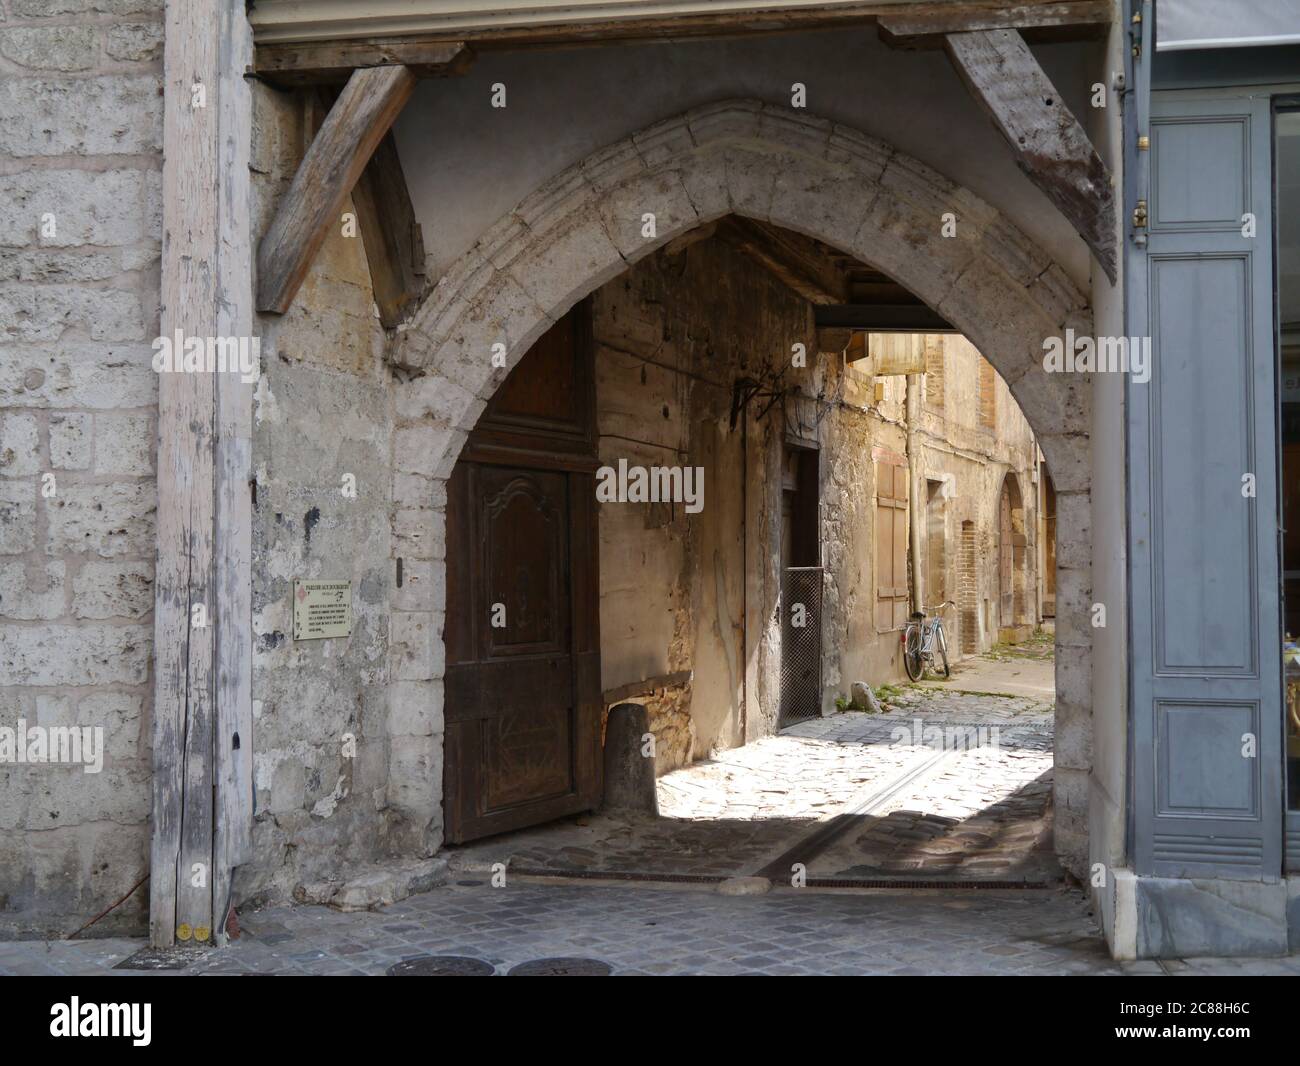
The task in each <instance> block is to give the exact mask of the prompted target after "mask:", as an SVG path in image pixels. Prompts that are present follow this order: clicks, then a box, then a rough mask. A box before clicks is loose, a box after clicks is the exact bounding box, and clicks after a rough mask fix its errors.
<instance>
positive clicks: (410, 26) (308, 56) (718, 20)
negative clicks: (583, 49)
mask: <svg viewBox="0 0 1300 1066" xmlns="http://www.w3.org/2000/svg"><path fill="white" fill-rule="evenodd" d="M407 5H408V6H406V7H405V8H404V10H402V11H400V12H394V13H392V17H391V18H385V17H383V15H378V14H371V15H366V14H364V13H357V12H354V11H350V10H349V9H348V7H347V5H345V4H342V3H340V4H338V5H336V10H335V12H334V13H333V14H332V16H331V17H330V18H328V19H325V20H323V21H322V20H321V19H320V18H314V19H311V20H310V22H309V23H308V24H306V25H302V24H300V22H301V13H300V12H299V11H298V10H296V9H298V8H301V6H302V5H301V3H300V2H299V0H269V2H268V0H262V2H260V3H259V4H257V6H255V7H254V8H253V11H252V13H251V15H250V19H251V21H252V24H253V29H254V32H255V34H256V38H257V55H256V59H255V68H254V72H255V73H257V74H259V75H262V76H264V77H267V78H268V79H270V80H272V81H277V82H283V83H286V84H291V83H294V79H297V83H298V84H301V83H302V81H303V80H308V81H309V80H312V79H313V78H314V79H316V80H320V78H321V75H322V74H323V73H324V72H327V71H330V70H333V71H334V75H331V76H336V75H337V72H338V71H339V70H345V71H346V70H349V69H352V68H355V67H360V66H374V65H376V63H375V62H374V60H373V58H372V57H373V56H374V55H375V54H376V53H377V52H379V53H384V52H388V53H390V54H391V55H393V56H394V57H398V56H400V58H390V59H387V60H384V62H402V63H413V62H417V61H418V56H419V54H420V52H421V50H424V49H431V48H436V47H439V46H445V45H447V44H448V43H451V42H466V43H468V44H469V45H470V46H472V47H473V48H474V50H475V51H477V52H484V51H489V50H491V51H514V50H519V49H530V48H571V47H573V46H575V45H601V44H609V43H611V42H624V41H625V42H635V41H656V40H665V39H667V40H682V39H684V38H690V37H696V38H699V37H722V36H726V37H736V36H754V35H772V34H784V33H792V32H799V31H810V30H822V29H833V28H834V29H838V28H844V27H853V26H870V25H871V24H872V23H873V22H876V21H877V20H879V19H886V18H888V19H897V18H899V17H900V14H899V12H900V9H906V17H907V18H908V19H909V20H910V19H912V18H921V17H926V16H930V15H933V16H937V17H945V18H954V19H960V18H963V17H964V18H968V19H972V20H978V19H993V20H998V19H999V18H1000V14H1001V9H1004V8H1007V7H1008V4H1007V3H1006V0H862V2H860V3H838V4H835V5H833V6H821V5H818V6H814V7H801V6H786V5H780V6H774V7H771V8H767V9H764V8H762V7H759V8H754V7H752V6H741V5H738V4H726V3H723V4H717V3H711V4H709V5H708V6H707V7H706V6H704V5H698V4H697V5H673V7H674V10H673V12H672V13H671V14H657V15H650V16H641V17H628V14H627V12H618V13H614V14H607V15H606V16H604V17H602V16H599V15H596V14H594V13H592V12H590V11H588V12H585V13H584V11H583V8H584V6H585V5H582V4H574V5H571V6H570V7H569V8H568V9H567V12H566V13H567V15H568V16H569V17H567V18H554V17H548V18H544V19H534V20H530V19H529V18H528V17H527V16H526V15H517V17H510V15H509V13H508V12H504V11H500V12H487V13H481V14H480V16H478V17H476V15H475V14H474V13H473V12H472V11H447V10H445V9H444V10H437V9H436V8H437V5H435V4H433V3H432V2H429V0H426V2H425V3H424V4H421V3H419V2H418V0H407ZM1085 5H1086V7H1087V10H1085ZM358 6H359V5H358ZM388 6H391V5H388ZM445 6H446V5H443V7H444V8H445ZM452 6H453V7H454V6H455V5H452ZM692 6H693V7H694V8H695V9H694V10H690V8H691V7H692ZM1011 6H1012V7H1013V8H1014V9H1016V10H1018V11H1020V12H1023V14H1021V15H1020V16H1019V21H1018V22H1012V23H1009V22H1007V21H1005V19H1003V20H1001V21H995V22H993V24H992V25H991V26H989V27H984V26H982V25H976V24H972V25H971V26H969V27H968V28H971V29H975V28H1001V27H1003V26H1007V25H1018V26H1024V27H1025V29H1026V33H1028V34H1032V35H1034V38H1035V39H1039V37H1040V36H1045V37H1052V38H1053V39H1086V38H1091V37H1094V36H1097V35H1099V34H1100V33H1101V32H1102V31H1101V30H1100V29H1099V27H1098V24H1097V23H1096V22H1095V18H1096V15H1095V11H1094V10H1093V9H1095V8H1102V7H1106V8H1108V7H1109V0H1018V2H1017V3H1015V4H1014V5H1011ZM420 7H424V8H425V9H426V10H424V11H423V12H422V11H420V10H418V9H419V8H420ZM709 8H712V9H713V10H709ZM1058 8H1059V9H1063V10H1062V13H1059V14H1058V12H1057V10H1056V9H1058ZM1070 9H1075V10H1074V11H1071V10H1070ZM1079 11H1082V12H1083V14H1082V15H1080V14H1078V12H1079ZM947 32H956V28H955V26H954V27H952V28H950V29H949V30H948V31H947ZM312 38H315V39H312ZM324 38H331V39H324ZM398 49H401V51H397V50H398Z"/></svg>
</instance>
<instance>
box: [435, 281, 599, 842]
mask: <svg viewBox="0 0 1300 1066" xmlns="http://www.w3.org/2000/svg"><path fill="white" fill-rule="evenodd" d="M593 421H594V404H593V390H592V374H591V345H590V342H589V335H588V329H587V318H586V308H585V306H582V307H580V308H579V309H577V310H575V311H574V312H572V313H571V314H570V315H569V316H567V317H566V318H565V319H564V320H563V321H561V322H560V323H559V324H557V325H556V326H555V327H554V328H552V329H551V330H550V332H548V333H547V334H546V335H545V336H544V337H542V338H541V340H539V341H538V342H537V344H536V345H534V347H533V348H532V349H531V350H530V351H529V352H528V353H527V354H526V355H525V356H524V357H523V359H522V360H521V361H520V363H519V365H518V366H517V367H516V368H515V370H514V371H512V373H511V375H510V377H509V378H507V380H506V381H505V382H504V383H503V384H502V386H501V388H500V389H499V390H498V392H497V394H496V396H495V397H494V398H493V400H492V402H491V403H490V404H489V405H488V407H487V409H486V410H485V411H484V413H483V416H482V418H480V420H479V424H478V426H477V427H476V428H475V430H474V431H473V433H472V434H471V435H470V440H469V443H468V444H467V445H466V448H465V451H464V453H463V454H462V457H461V459H460V461H459V462H458V463H457V464H456V467H455V470H454V471H453V473H452V477H451V482H450V485H449V486H448V500H447V631H446V645H447V673H446V702H445V705H446V718H447V723H446V725H447V734H446V765H445V770H444V774H443V782H444V784H443V800H444V810H445V816H446V836H447V840H448V842H450V843H461V842H464V841H467V840H473V839H476V838H478V837H483V836H488V835H490V834H493V833H500V832H504V831H506V830H510V829H518V828H521V827H523V826H528V825H534V824H537V823H538V822H544V821H548V820H550V819H552V818H558V817H561V816H563V815H566V814H573V813H575V812H578V811H583V810H589V809H591V808H592V807H595V806H596V805H597V804H598V802H599V797H600V764H601V760H600V716H601V709H602V707H601V695H600V652H599V621H598V615H597V612H598V607H599V600H598V574H599V560H598V557H597V530H596V510H595V481H594V470H595V465H596V463H595V458H594V452H595V432H594V425H593Z"/></svg>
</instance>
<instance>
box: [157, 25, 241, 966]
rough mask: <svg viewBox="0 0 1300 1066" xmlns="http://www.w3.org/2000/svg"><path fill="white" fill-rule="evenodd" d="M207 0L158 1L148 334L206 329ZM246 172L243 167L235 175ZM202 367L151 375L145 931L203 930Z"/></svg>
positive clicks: (208, 674) (210, 319) (165, 938)
mask: <svg viewBox="0 0 1300 1066" xmlns="http://www.w3.org/2000/svg"><path fill="white" fill-rule="evenodd" d="M220 7H221V4H220V3H219V0H194V2H193V3H190V4H168V5H167V8H166V16H165V30H166V37H167V51H166V56H165V59H164V65H163V82H164V91H163V111H164V115H165V118H164V122H163V148H164V154H163V175H162V214H163V219H162V221H163V233H162V272H161V273H162V288H161V308H160V310H161V315H160V327H161V328H160V335H161V336H162V337H166V338H171V337H173V336H174V335H175V333H177V332H183V333H184V335H185V336H191V337H211V336H216V335H219V332H220V331H219V329H218V322H217V316H216V309H217V296H218V281H217V278H216V271H215V263H214V258H215V251H216V249H217V247H218V244H219V218H218V203H219V197H220V195H221V186H222V183H221V181H220V177H221V170H220V161H219V160H220V147H219V144H220V134H221V130H220V121H221V112H220V110H219V109H217V108H209V109H196V108H194V107H193V106H192V105H191V96H190V88H189V87H190V86H191V85H193V84H194V83H196V82H197V83H198V84H202V85H207V86H211V87H212V88H213V90H214V91H215V89H216V87H217V86H218V85H219V84H220V65H219V60H218V42H217V38H218V34H219V30H218V26H219V23H220ZM239 177H240V179H241V180H245V181H246V180H247V175H246V174H245V175H242V176H239ZM214 378H215V375H214V374H212V373H203V372H201V371H200V372H198V373H176V372H170V373H160V374H159V375H158V512H157V523H156V538H157V559H156V566H155V574H154V648H153V658H154V701H153V709H152V719H153V816H152V835H151V842H150V850H151V855H150V867H149V938H150V941H151V943H153V944H154V945H156V946H160V947H165V946H168V945H171V944H173V943H174V942H175V940H176V939H177V937H178V936H179V938H180V939H182V940H191V939H192V938H193V937H194V936H195V935H196V931H198V932H201V933H202V936H203V937H204V938H206V937H207V936H208V935H210V932H211V929H212V925H213V920H212V912H213V908H212V826H213V778H212V772H213V767H212V731H213V702H214V694H215V673H214V670H213V651H214V639H213V637H214V630H213V627H212V626H211V625H208V624H204V625H195V624H194V621H195V618H196V612H194V610H193V608H195V607H197V606H200V605H201V606H202V608H203V615H206V616H208V617H210V616H211V615H212V613H213V603H212V595H213V592H214V587H215V584H216V580H215V559H214V546H213V528H214V519H213V508H214V503H215V474H214V463H213V460H214V452H215V448H214V439H213V438H214V421H215V410H216V399H215V384H216V383H215V380H214Z"/></svg>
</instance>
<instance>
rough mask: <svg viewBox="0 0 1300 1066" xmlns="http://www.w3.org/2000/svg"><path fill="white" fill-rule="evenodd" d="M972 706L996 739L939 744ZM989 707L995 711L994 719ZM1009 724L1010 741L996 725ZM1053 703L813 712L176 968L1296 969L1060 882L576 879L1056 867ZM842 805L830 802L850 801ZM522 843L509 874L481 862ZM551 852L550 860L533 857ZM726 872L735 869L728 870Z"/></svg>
mask: <svg viewBox="0 0 1300 1066" xmlns="http://www.w3.org/2000/svg"><path fill="white" fill-rule="evenodd" d="M967 727H973V728H975V729H976V730H978V729H980V728H983V729H984V730H985V731H986V732H984V733H983V734H980V733H979V732H976V733H975V734H974V736H975V739H976V740H977V741H979V740H982V742H983V746H977V747H974V748H970V749H967V748H964V747H961V746H958V747H957V748H956V749H955V750H954V749H952V748H951V746H949V747H948V749H947V750H944V749H943V747H942V746H939V750H936V747H935V745H934V744H933V740H934V737H935V734H934V733H933V732H931V733H929V734H928V735H927V730H936V729H937V730H942V735H943V736H944V737H945V739H946V740H951V739H953V738H954V737H956V738H958V739H960V738H962V737H963V736H968V735H969V734H964V733H961V732H959V731H958V732H952V731H953V730H960V729H964V728H967ZM994 728H996V729H997V733H996V734H993V733H990V732H988V731H989V730H992V729H994ZM994 738H996V741H997V743H996V745H994V744H993V743H992V740H993V739H994ZM1051 746H1052V736H1051V708H1050V706H1049V705H1045V704H1043V703H1042V702H1041V701H1037V700H1034V699H1028V698H1024V699H1022V698H1015V699H1009V698H1003V697H993V696H988V695H972V694H964V693H960V692H955V691H952V690H949V689H925V688H919V689H918V688H909V689H904V690H902V691H901V692H900V693H897V694H893V695H891V696H890V697H889V703H888V706H887V710H886V713H884V714H880V715H868V714H859V713H846V714H837V715H834V716H832V717H830V718H825V719H816V720H813V721H810V722H805V723H802V724H800V725H798V726H796V727H793V728H791V729H789V730H786V731H785V732H784V733H783V734H781V735H780V736H776V737H768V738H765V739H763V740H760V741H757V742H755V743H753V744H750V745H747V746H746V747H744V748H740V749H736V750H734V751H729V752H723V753H721V754H719V755H718V756H716V757H715V758H714V759H712V760H709V761H707V762H704V763H699V764H696V765H695V766H693V767H691V768H689V769H686V770H680V771H677V772H675V773H673V774H669V775H667V776H665V777H664V778H662V779H661V780H660V782H659V800H660V807H661V810H662V812H663V816H662V817H660V818H658V819H652V818H642V819H635V818H621V819H619V818H613V817H610V816H607V815H598V816H596V815H593V816H589V817H585V818H580V819H570V820H568V821H566V822H562V823H560V824H558V825H554V826H548V827H542V828H539V829H536V830H530V831H528V832H525V833H518V834H514V835H512V836H510V837H505V838H498V839H495V840H490V841H485V842H482V843H480V844H476V845H472V846H469V847H466V848H461V849H457V850H456V851H455V852H453V864H452V869H453V873H452V883H450V884H448V885H445V886H442V887H439V888H435V889H433V890H432V891H430V892H427V893H424V894H421V895H418V896H412V897H410V898H409V899H406V900H403V901H402V902H400V903H397V904H394V905H392V906H388V907H385V908H381V909H378V910H375V911H365V912H359V913H350V914H344V913H340V912H338V911H334V910H330V909H327V908H324V907H312V906H297V905H285V906H276V907H269V908H266V909H263V910H258V911H251V912H250V911H247V910H246V911H244V912H242V913H241V915H240V922H241V925H242V928H243V931H244V932H243V935H242V936H241V938H240V939H239V940H237V941H233V942H232V943H231V945H230V947H228V948H227V949H225V950H222V951H208V952H204V951H201V950H194V949H191V950H190V951H188V952H179V953H170V954H169V955H168V956H167V958H166V959H165V960H164V961H167V962H171V963H173V964H174V965H175V966H177V967H178V969H176V970H175V972H177V973H182V974H225V973H231V974H238V973H277V974H383V973H386V972H387V971H388V970H389V968H390V967H392V966H393V965H395V964H397V963H399V962H403V961H404V960H410V959H414V958H418V957H420V956H427V955H457V956H467V957H469V958H472V959H476V960H482V961H485V962H486V963H488V964H490V966H491V967H492V972H494V973H496V974H506V973H507V972H508V971H509V970H510V969H511V968H512V967H514V966H517V965H519V964H521V963H525V962H529V961H532V960H539V959H549V958H571V957H579V958H592V959H597V960H599V961H601V962H604V963H606V964H608V966H609V967H610V968H611V970H612V972H613V973H615V974H620V975H621V974H776V975H779V974H794V975H798V974H896V975H902V974H977V975H996V974H1034V975H1038V974H1044V975H1046V974H1130V973H1136V974H1200V973H1216V974H1246V973H1249V974H1290V975H1296V974H1300V956H1292V957H1289V958H1282V959H1229V960H1214V959H1184V960H1168V961H1161V962H1152V961H1144V962H1140V963H1115V962H1113V961H1111V959H1110V958H1109V957H1108V955H1107V953H1106V949H1105V945H1104V943H1103V942H1102V939H1101V936H1100V933H1099V931H1098V928H1097V924H1096V922H1095V921H1094V919H1093V916H1092V915H1091V913H1090V912H1089V905H1088V903H1087V901H1086V899H1085V897H1084V895H1083V894H1082V893H1081V892H1079V891H1078V890H1076V889H1072V888H1068V887H1066V886H1065V885H1063V884H1060V883H1056V884H1055V885H1054V886H1053V887H1051V888H1032V889H1018V890H1010V891H1007V890H998V889H990V888H981V889H955V888H954V889H945V888H934V889H921V890H911V891H909V890H902V889H897V888H892V889H842V888H841V889H824V888H818V887H808V888H792V887H788V886H787V884H786V883H785V881H784V880H783V879H782V878H775V879H774V882H773V887H772V889H771V890H770V891H769V892H767V893H765V894H760V895H753V896H734V895H727V894H724V893H723V892H721V891H719V890H718V888H717V887H716V886H715V885H713V884H702V883H689V884H679V885H665V884H663V883H659V884H655V885H648V884H644V883H637V884H630V883H628V882H627V881H600V882H593V881H575V880H573V879H572V878H569V877H566V876H563V875H565V874H577V873H582V872H591V871H622V872H637V871H640V872H647V873H650V874H658V875H660V876H663V875H665V874H672V873H679V874H686V875H688V876H689V875H695V876H697V877H710V878H713V879H715V880H720V879H722V878H725V877H731V876H735V875H741V874H749V873H753V872H754V871H755V870H757V869H760V868H762V867H763V866H764V864H767V863H770V862H771V861H772V859H773V858H774V857H777V856H787V855H788V854H789V853H790V849H791V848H796V849H797V848H798V847H799V846H800V843H801V842H805V841H807V840H808V838H809V836H810V835H811V834H813V833H816V832H819V831H824V830H825V829H826V827H827V826H840V827H842V828H843V832H842V833H840V834H839V835H838V836H837V837H836V838H835V839H834V840H833V841H832V842H831V843H830V844H829V845H827V846H826V847H825V849H824V850H822V851H820V852H819V853H817V854H814V855H812V856H810V858H809V862H808V874H809V876H810V877H811V878H813V879H814V883H815V881H816V879H817V878H828V877H829V878H836V877H841V878H842V877H851V878H863V879H877V878H891V879H898V878H900V877H903V878H907V879H909V880H913V879H918V878H923V879H925V880H926V881H935V882H942V881H944V880H945V879H957V880H963V881H966V880H971V881H980V880H984V881H987V880H989V879H995V880H1003V879H1013V880H1023V881H1031V882H1034V881H1042V880H1047V879H1050V878H1053V877H1055V876H1056V874H1057V871H1056V869H1055V864H1054V861H1053V860H1052V858H1051V853H1050V849H1049V848H1047V847H1045V843H1046V842H1047V841H1049V840H1050V829H1051V822H1050V817H1051V810H1050V792H1051V788H1050V774H1051ZM837 819H838V820H837ZM507 860H508V861H509V863H510V865H509V868H508V873H507V875H506V884H505V885H504V886H503V887H499V888H496V887H492V886H491V884H490V883H489V882H490V879H489V878H488V877H487V876H486V875H485V874H483V873H480V872H479V871H483V870H486V869H487V868H488V866H489V865H490V864H491V863H492V862H497V861H507ZM533 867H537V868H541V869H543V870H548V871H551V872H552V874H553V876H552V877H550V878H549V879H537V878H532V877H528V876H524V875H521V873H520V871H521V870H522V869H526V868H533ZM724 887H725V886H724ZM143 947H144V941H143V940H130V939H120V938H119V939H112V940H80V941H58V942H53V943H43V942H40V941H26V942H19V943H0V974H6V975H7V974H94V973H104V972H108V971H112V972H113V973H115V974H123V975H126V974H139V973H142V972H146V973H147V972H150V971H141V970H138V969H115V967H117V966H118V965H119V964H123V963H127V965H130V962H129V960H130V959H131V958H132V956H133V955H135V953H136V952H139V951H141V950H142V949H143Z"/></svg>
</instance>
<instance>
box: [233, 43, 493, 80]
mask: <svg viewBox="0 0 1300 1066" xmlns="http://www.w3.org/2000/svg"><path fill="white" fill-rule="evenodd" d="M473 62H474V53H473V52H472V51H471V50H470V48H469V47H468V45H466V43H465V42H464V41H448V40H436V41H426V40H421V39H419V38H415V39H409V38H404V37H397V38H393V39H391V40H382V39H375V40H372V39H364V40H357V41H304V42H302V43H296V44H271V45H261V46H259V47H258V49H257V51H256V52H255V53H254V56H253V71H252V72H253V73H254V74H256V75H258V77H260V78H262V79H263V80H264V81H268V82H270V83H271V84H273V85H278V86H280V87H282V88H286V89H292V88H297V87H300V86H306V85H343V84H344V83H346V82H347V80H348V79H349V78H350V77H351V76H352V72H353V71H354V70H362V69H365V68H368V67H405V68H406V69H407V70H409V71H410V72H411V73H412V74H414V75H415V76H416V77H417V78H450V77H455V76H456V75H458V74H463V73H465V71H467V70H468V69H469V68H470V65H471V64H472V63H473Z"/></svg>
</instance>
